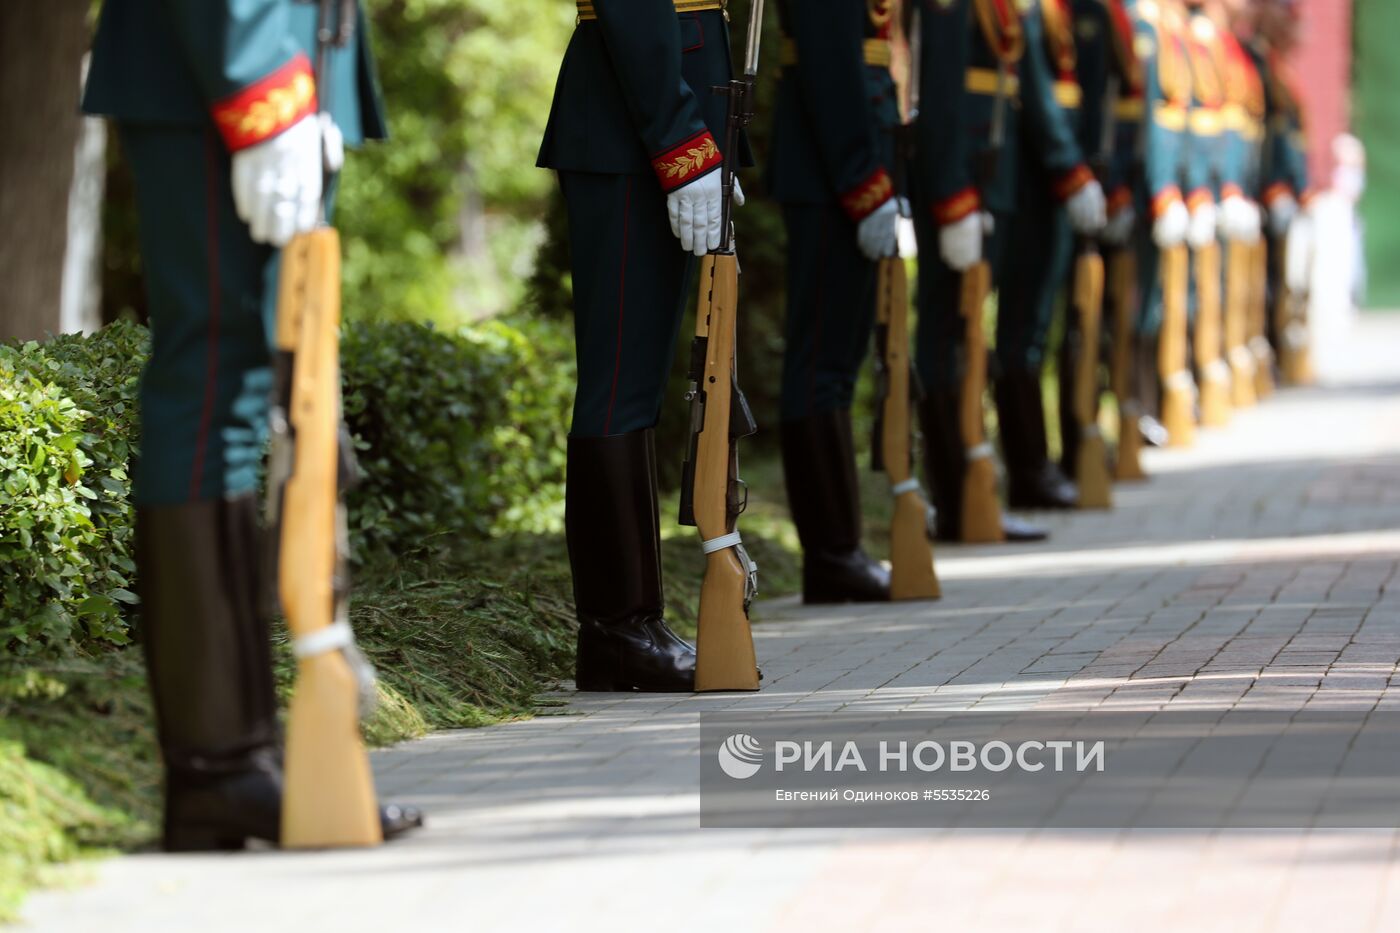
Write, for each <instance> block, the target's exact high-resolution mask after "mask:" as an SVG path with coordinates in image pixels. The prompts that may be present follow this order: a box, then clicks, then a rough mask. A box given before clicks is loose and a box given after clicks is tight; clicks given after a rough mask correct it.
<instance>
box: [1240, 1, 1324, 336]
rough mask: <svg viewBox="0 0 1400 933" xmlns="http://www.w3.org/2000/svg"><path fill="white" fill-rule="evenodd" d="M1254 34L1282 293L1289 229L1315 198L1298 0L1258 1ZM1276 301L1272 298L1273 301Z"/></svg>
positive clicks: (1272, 245)
mask: <svg viewBox="0 0 1400 933" xmlns="http://www.w3.org/2000/svg"><path fill="white" fill-rule="evenodd" d="M1253 12H1254V35H1253V37H1252V38H1251V39H1250V41H1249V42H1248V43H1247V44H1246V46H1245V48H1246V51H1248V52H1249V54H1250V56H1251V57H1252V58H1253V59H1254V64H1255V67H1256V68H1257V69H1258V70H1259V74H1260V77H1261V79H1262V80H1263V83H1264V107H1265V135H1264V142H1263V153H1262V156H1261V162H1262V167H1261V171H1260V179H1259V185H1260V189H1261V192H1262V194H1261V198H1260V199H1261V201H1262V202H1263V205H1264V209H1265V211H1266V212H1267V215H1268V231H1267V232H1268V236H1269V288H1270V291H1271V292H1273V293H1275V294H1276V293H1277V291H1278V289H1279V288H1280V286H1281V280H1282V277H1283V272H1284V270H1283V265H1282V262H1281V261H1280V257H1281V256H1282V255H1283V245H1284V242H1285V241H1286V239H1287V237H1288V231H1289V228H1290V227H1292V225H1293V222H1294V220H1295V219H1297V218H1298V217H1299V215H1300V213H1301V212H1305V211H1306V210H1307V208H1308V206H1309V204H1310V203H1311V202H1312V199H1313V196H1314V194H1315V192H1314V191H1313V189H1312V187H1311V186H1310V184H1309V181H1308V147H1307V139H1306V137H1305V136H1304V133H1303V126H1304V120H1303V109H1302V105H1301V102H1300V101H1299V98H1298V94H1297V91H1296V90H1295V85H1294V83H1293V77H1292V74H1291V72H1290V70H1289V68H1288V64H1287V61H1286V58H1287V56H1288V54H1289V53H1290V52H1292V51H1293V49H1294V48H1296V47H1297V44H1298V27H1299V19H1298V6H1297V3H1296V2H1295V0H1255V3H1254V10H1253ZM1270 305H1271V306H1272V299H1271V301H1270ZM1276 324H1277V321H1276V320H1275V319H1274V316H1273V315H1270V316H1269V321H1268V326H1269V330H1270V333H1269V340H1270V342H1271V343H1272V344H1273V345H1274V348H1275V351H1276V352H1278V351H1281V350H1282V349H1283V347H1282V340H1283V337H1284V335H1282V334H1279V333H1275V332H1274V331H1275V330H1276V328H1275V325H1276Z"/></svg>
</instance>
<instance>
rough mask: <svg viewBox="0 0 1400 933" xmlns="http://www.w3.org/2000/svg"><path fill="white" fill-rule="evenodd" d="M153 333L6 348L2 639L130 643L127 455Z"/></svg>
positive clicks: (16, 646)
mask: <svg viewBox="0 0 1400 933" xmlns="http://www.w3.org/2000/svg"><path fill="white" fill-rule="evenodd" d="M144 355H145V332H144V331H143V330H142V329H141V328H139V327H136V326H133V325H119V326H115V327H111V328H107V329H106V330H104V331H102V332H101V333H100V334H98V335H97V336H95V337H92V338H84V337H80V336H65V337H58V338H55V339H53V340H51V341H49V342H47V343H45V344H42V345H41V344H37V343H27V344H24V345H22V346H0V562H3V563H5V564H6V567H7V573H6V574H5V576H4V578H3V579H0V647H3V648H5V649H7V650H9V651H11V652H14V653H18V654H36V653H40V652H62V651H63V650H65V649H66V648H67V647H68V646H70V645H72V644H75V643H76V644H79V645H83V646H84V647H88V648H94V647H101V646H103V645H106V646H110V645H114V644H115V645H120V644H125V643H126V642H127V641H128V636H127V630H126V624H125V622H124V621H123V618H122V612H121V604H122V603H131V602H134V601H135V596H133V595H132V592H131V585H130V584H131V576H132V572H133V571H134V569H135V567H134V565H133V563H132V559H131V546H132V542H131V536H132V532H131V518H130V505H129V502H128V496H129V493H130V481H129V479H128V472H127V463H128V459H129V456H130V451H131V450H132V449H133V448H134V445H135V442H136V436H135V432H136V417H135V416H136V405H135V393H136V380H137V375H138V372H139V369H140V365H141V361H142V359H143V358H144Z"/></svg>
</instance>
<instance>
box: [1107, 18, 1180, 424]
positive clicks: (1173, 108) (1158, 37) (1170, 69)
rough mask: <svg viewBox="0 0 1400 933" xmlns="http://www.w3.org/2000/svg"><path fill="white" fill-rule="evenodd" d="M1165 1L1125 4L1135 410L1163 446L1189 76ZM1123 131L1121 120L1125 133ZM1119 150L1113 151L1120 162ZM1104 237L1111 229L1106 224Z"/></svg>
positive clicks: (1175, 21)
mask: <svg viewBox="0 0 1400 933" xmlns="http://www.w3.org/2000/svg"><path fill="white" fill-rule="evenodd" d="M1172 2H1173V0H1127V3H1126V5H1127V7H1128V11H1129V13H1130V14H1131V15H1132V18H1133V28H1134V39H1133V43H1134V49H1135V51H1136V52H1137V55H1138V59H1139V60H1140V61H1141V63H1142V69H1143V72H1142V73H1143V94H1142V105H1141V109H1142V116H1141V118H1140V122H1139V124H1138V125H1137V126H1136V127H1134V129H1136V131H1137V138H1136V139H1135V140H1134V145H1133V146H1132V147H1131V150H1130V151H1131V152H1133V153H1134V154H1135V156H1134V160H1135V162H1136V164H1133V165H1131V167H1130V168H1129V169H1128V170H1127V171H1126V172H1125V174H1126V176H1127V177H1130V178H1131V179H1132V180H1133V196H1134V205H1135V207H1134V213H1135V214H1136V215H1137V216H1139V217H1144V218H1149V219H1150V220H1151V223H1150V225H1149V224H1146V223H1144V224H1140V225H1138V226H1137V227H1136V229H1135V231H1134V234H1133V241H1134V243H1135V246H1136V251H1137V272H1138V291H1139V300H1140V310H1139V317H1138V322H1137V333H1138V340H1137V360H1136V366H1135V367H1134V370H1135V373H1136V376H1137V382H1138V398H1139V400H1140V401H1141V404H1142V408H1143V415H1142V424H1143V436H1144V438H1145V439H1146V440H1148V441H1149V442H1151V443H1163V442H1164V441H1165V434H1166V432H1165V431H1164V430H1163V428H1162V426H1161V424H1160V423H1159V422H1158V421H1157V420H1156V418H1155V417H1153V416H1154V414H1156V413H1157V412H1158V411H1159V410H1160V402H1161V384H1160V379H1159V371H1158V362H1157V338H1158V335H1159V333H1160V331H1161V327H1162V281H1161V274H1160V270H1161V252H1162V251H1163V250H1167V249H1171V248H1173V247H1176V246H1180V245H1181V244H1183V243H1184V242H1186V234H1187V230H1188V228H1189V226H1190V222H1191V215H1190V212H1189V211H1188V210H1187V207H1186V202H1185V199H1184V197H1183V196H1182V185H1183V183H1184V182H1185V178H1186V167H1185V161H1186V156H1187V153H1188V148H1187V138H1186V130H1187V127H1186V123H1187V120H1188V117H1189V114H1190V107H1191V93H1192V91H1191V72H1190V65H1189V64H1188V62H1187V58H1186V47H1185V44H1184V42H1183V40H1182V37H1181V22H1180V15H1179V14H1180V11H1179V10H1177V9H1176V8H1175V7H1174V6H1173V5H1172ZM1127 129H1128V126H1127V125H1126V121H1125V131H1126V130H1127ZM1123 151H1124V147H1120V149H1119V152H1120V158H1123V155H1122V153H1123ZM1109 232H1110V235H1112V234H1113V233H1114V232H1115V231H1114V223H1113V222H1112V221H1111V222H1110V226H1109Z"/></svg>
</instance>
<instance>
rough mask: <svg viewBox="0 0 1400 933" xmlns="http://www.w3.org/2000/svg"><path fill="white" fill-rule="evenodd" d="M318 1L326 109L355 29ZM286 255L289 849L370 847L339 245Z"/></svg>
mask: <svg viewBox="0 0 1400 933" xmlns="http://www.w3.org/2000/svg"><path fill="white" fill-rule="evenodd" d="M333 2H334V0H321V9H320V28H319V30H318V33H317V43H318V46H319V48H318V51H317V65H316V70H317V82H316V84H317V89H318V91H319V93H320V95H321V105H322V107H323V108H325V107H328V106H329V103H328V100H327V98H328V96H329V92H330V86H329V83H328V82H327V81H326V80H325V76H326V74H327V70H326V60H327V54H328V46H329V45H331V44H332V43H333V42H334V44H336V45H338V46H344V45H345V44H346V43H348V41H349V38H350V32H351V30H353V28H354V10H353V6H352V9H351V13H350V18H349V19H346V18H345V13H344V9H343V8H342V10H341V20H340V23H339V26H338V28H337V29H336V31H335V32H332V29H331V24H332V16H333V14H332V9H333ZM325 206H326V205H325V201H324V200H323V201H322V205H321V209H322V213H321V225H320V226H319V227H318V228H317V229H315V230H312V231H311V232H309V233H303V234H300V235H298V236H297V237H295V238H294V239H293V240H292V242H291V243H289V244H288V245H287V247H286V248H285V249H284V250H283V251H282V267H281V278H280V282H279V287H278V295H277V338H276V344H277V353H276V385H275V388H274V397H273V403H272V407H271V411H270V416H269V421H270V426H271V431H272V455H271V458H270V466H269V477H268V489H269V502H268V510H269V514H270V516H271V519H272V521H271V525H272V527H273V529H274V531H275V534H274V541H275V542H276V545H275V552H274V553H275V559H276V564H277V580H278V595H279V597H280V602H281V605H282V608H283V611H284V612H285V614H286V617H287V626H288V628H289V629H290V630H291V635H292V651H293V653H294V654H295V655H296V658H297V676H296V689H295V692H294V693H293V695H292V702H291V709H290V711H289V713H288V718H287V749H286V762H285V778H284V780H285V783H284V789H283V799H282V833H281V841H282V845H283V846H285V847H287V848H324V847H328V846H372V845H378V844H379V843H380V842H382V841H383V836H382V832H381V829H380V823H379V807H378V802H377V798H376V796H375V791H374V778H373V775H372V774H371V773H370V768H369V758H368V756H367V755H366V753H365V747H364V743H363V741H362V740H361V738H360V716H361V713H362V712H363V711H364V710H365V708H366V707H367V706H372V701H373V697H374V695H375V690H374V671H373V669H372V668H371V667H370V666H369V664H368V663H367V662H366V661H365V659H364V657H363V656H362V655H361V654H360V653H359V651H358V650H357V649H356V647H355V639H354V634H353V633H352V632H351V630H350V621H349V615H348V610H347V605H346V596H347V594H348V589H349V577H348V574H347V572H346V545H347V532H346V521H345V503H344V500H343V498H342V496H343V493H344V491H345V489H346V487H347V486H348V485H349V481H350V480H351V478H352V477H353V476H354V472H355V466H354V460H353V454H351V452H350V445H349V437H348V433H347V432H346V431H345V429H344V427H343V425H342V423H341V399H340V237H339V234H337V233H336V231H335V228H333V227H331V226H329V225H328V224H327V223H326V214H325Z"/></svg>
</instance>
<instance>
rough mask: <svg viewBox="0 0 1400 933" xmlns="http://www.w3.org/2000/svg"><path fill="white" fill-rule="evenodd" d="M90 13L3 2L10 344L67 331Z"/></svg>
mask: <svg viewBox="0 0 1400 933" xmlns="http://www.w3.org/2000/svg"><path fill="white" fill-rule="evenodd" d="M88 8H89V4H88V0H3V2H0V126H3V127H6V131H5V133H4V138H3V140H0V243H3V245H0V339H8V338H15V337H18V338H21V339H30V338H39V337H43V336H44V334H45V333H48V332H56V331H58V330H60V328H61V307H62V301H63V269H64V258H65V253H66V251H67V243H68V216H69V192H70V189H71V188H72V184H73V166H74V148H75V146H76V145H77V142H78V134H79V129H80V126H81V119H80V117H79V113H78V97H79V93H80V91H81V84H82V78H81V65H82V57H83V51H84V49H85V48H86V47H87V41H88V31H87V13H88Z"/></svg>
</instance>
